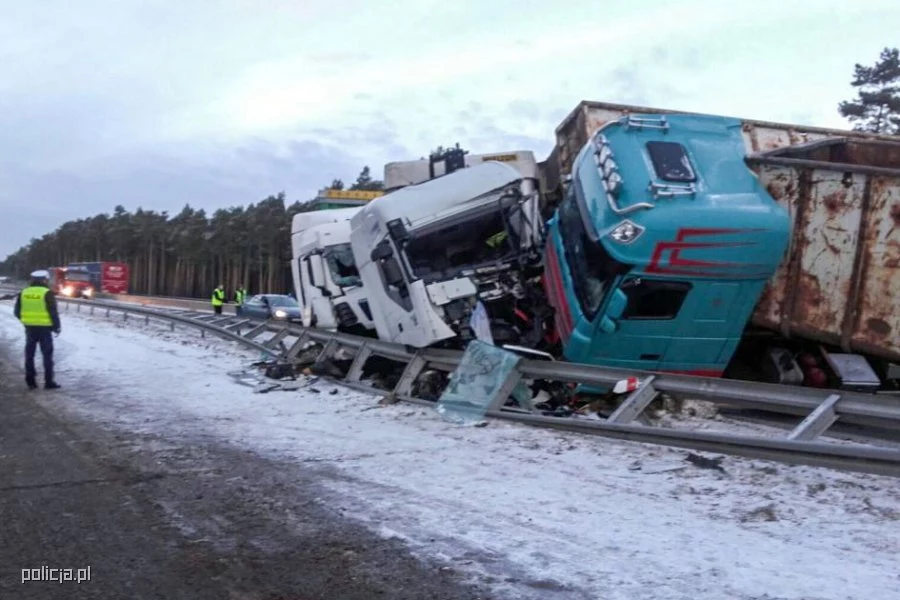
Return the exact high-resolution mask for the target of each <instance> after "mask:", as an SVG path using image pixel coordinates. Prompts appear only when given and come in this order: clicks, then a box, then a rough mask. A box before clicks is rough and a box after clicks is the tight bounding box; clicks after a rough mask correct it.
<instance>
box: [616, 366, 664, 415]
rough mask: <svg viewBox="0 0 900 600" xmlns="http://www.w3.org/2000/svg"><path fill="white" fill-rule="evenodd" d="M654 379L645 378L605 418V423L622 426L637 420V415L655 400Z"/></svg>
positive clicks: (650, 377) (652, 377) (651, 377)
mask: <svg viewBox="0 0 900 600" xmlns="http://www.w3.org/2000/svg"><path fill="white" fill-rule="evenodd" d="M654 379H655V376H653V375H651V376H649V377H647V379H645V380H644V381H643V382H642V383H641V385H639V386H638V388H637V389H636V390H634V391H633V392H631V393H630V394H629V395H628V397H627V398H625V400H623V401H622V404H620V405H619V407H618V408H617V409H616V410H615V411H613V414H611V415H609V418H607V419H606V421H607V422H608V423H619V424H622V425H624V424H625V423H630V422H631V421H633V420H634V419H635V418H637V416H638V415H639V414H641V413H642V412H644V409H645V408H647V405H649V404H650V403H651V402H652V401H653V399H654V398H656V394H657V391H656V389H655V388H654V387H653V380H654Z"/></svg>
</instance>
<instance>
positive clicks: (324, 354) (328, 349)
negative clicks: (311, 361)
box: [315, 338, 340, 365]
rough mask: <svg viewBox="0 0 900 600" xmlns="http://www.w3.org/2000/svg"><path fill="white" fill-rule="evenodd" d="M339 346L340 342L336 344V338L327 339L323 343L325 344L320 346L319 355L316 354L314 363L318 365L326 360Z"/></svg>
mask: <svg viewBox="0 0 900 600" xmlns="http://www.w3.org/2000/svg"><path fill="white" fill-rule="evenodd" d="M339 346H340V344H338V341H337V340H336V339H334V338H331V339H329V340H328V342H326V343H325V346H323V347H322V351H321V352H319V355H318V356H316V362H315V364H317V365H320V364H322V363H323V362H325V361H326V360H328V359H329V358H331V356H332V355H333V354H334V353H335V352H337V349H338V347H339Z"/></svg>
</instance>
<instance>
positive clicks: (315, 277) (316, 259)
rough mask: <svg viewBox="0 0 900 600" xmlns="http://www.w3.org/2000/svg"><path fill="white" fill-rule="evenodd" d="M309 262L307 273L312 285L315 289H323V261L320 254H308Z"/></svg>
mask: <svg viewBox="0 0 900 600" xmlns="http://www.w3.org/2000/svg"><path fill="white" fill-rule="evenodd" d="M307 260H308V261H309V273H310V279H312V284H313V285H314V286H316V287H317V288H324V287H325V261H324V260H323V259H322V255H321V254H310V255H309V257H307Z"/></svg>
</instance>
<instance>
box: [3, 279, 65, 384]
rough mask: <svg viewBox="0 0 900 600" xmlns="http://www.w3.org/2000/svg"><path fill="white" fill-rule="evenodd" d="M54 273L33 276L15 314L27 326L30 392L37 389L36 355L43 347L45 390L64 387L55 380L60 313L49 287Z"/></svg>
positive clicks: (26, 378)
mask: <svg viewBox="0 0 900 600" xmlns="http://www.w3.org/2000/svg"><path fill="white" fill-rule="evenodd" d="M49 279H50V273H48V272H47V271H35V272H33V273H32V274H31V285H29V286H28V287H27V288H25V289H24V290H22V291H21V293H20V294H19V296H18V297H17V298H16V305H15V308H13V312H14V314H15V315H16V318H17V319H19V320H20V321H21V322H22V325H24V326H25V383H26V384H28V389H32V390H33V389H35V388H37V372H36V371H35V368H34V354H35V351H36V350H37V347H38V346H40V347H41V356H42V357H43V359H44V389H48V390H55V389H58V388H59V387H60V385H59V384H58V383H56V381H55V380H54V378H53V335H51V334H53V333H55V334H56V335H59V333H60V330H61V327H60V323H59V310H58V309H57V307H56V296H55V295H54V294H53V292H52V291H50V288H49V287H48V286H47V281H48V280H49Z"/></svg>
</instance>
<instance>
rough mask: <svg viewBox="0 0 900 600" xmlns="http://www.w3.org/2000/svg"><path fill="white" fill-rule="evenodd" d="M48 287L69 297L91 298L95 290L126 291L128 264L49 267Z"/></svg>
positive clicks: (122, 292)
mask: <svg viewBox="0 0 900 600" xmlns="http://www.w3.org/2000/svg"><path fill="white" fill-rule="evenodd" d="M48 270H49V272H50V289H52V290H53V291H54V292H56V293H57V294H62V295H63V296H68V297H70V298H91V297H93V296H94V294H96V293H97V292H102V293H105V294H127V293H128V277H129V270H128V265H126V264H125V263H116V262H92V263H70V264H69V265H68V266H67V267H51V268H50V269H48Z"/></svg>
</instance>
